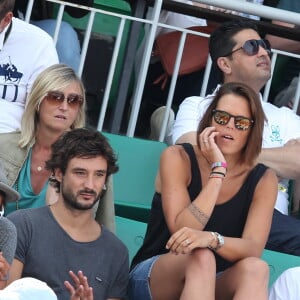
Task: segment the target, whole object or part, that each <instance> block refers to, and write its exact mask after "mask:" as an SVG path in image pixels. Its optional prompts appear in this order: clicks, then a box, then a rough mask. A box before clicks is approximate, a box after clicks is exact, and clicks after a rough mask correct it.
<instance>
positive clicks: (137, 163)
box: [103, 133, 167, 222]
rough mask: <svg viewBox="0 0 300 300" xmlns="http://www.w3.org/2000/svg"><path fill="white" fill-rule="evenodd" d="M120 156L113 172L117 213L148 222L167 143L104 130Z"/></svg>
mask: <svg viewBox="0 0 300 300" xmlns="http://www.w3.org/2000/svg"><path fill="white" fill-rule="evenodd" d="M103 134H104V135H105V136H106V137H107V138H108V141H109V143H110V145H111V146H112V148H113V149H114V151H115V152H116V154H117V156H118V164H119V168H120V169H119V171H118V172H117V173H116V174H114V176H113V182H114V199H115V208H116V215H118V216H123V217H127V218H130V219H135V220H138V221H143V222H147V220H148V215H149V211H150V208H151V202H152V197H153V194H154V191H155V188H154V183H155V177H156V174H157V171H158V167H159V160H160V155H161V153H162V151H163V150H164V149H165V148H166V147H167V145H166V144H165V143H162V142H158V141H151V140H144V139H139V138H133V137H127V136H121V135H116V134H111V133H103Z"/></svg>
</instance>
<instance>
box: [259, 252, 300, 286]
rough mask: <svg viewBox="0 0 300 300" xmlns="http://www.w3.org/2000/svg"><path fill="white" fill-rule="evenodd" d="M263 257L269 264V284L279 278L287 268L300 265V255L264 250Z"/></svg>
mask: <svg viewBox="0 0 300 300" xmlns="http://www.w3.org/2000/svg"><path fill="white" fill-rule="evenodd" d="M262 259H263V260H265V261H266V262H267V263H268V264H269V268H270V279H269V286H271V285H272V284H273V282H274V281H275V280H276V279H277V277H278V276H279V275H280V274H281V273H282V272H283V271H285V270H286V269H288V268H292V267H298V266H300V257H299V256H294V255H289V254H285V253H280V252H275V251H270V250H264V252H263V254H262Z"/></svg>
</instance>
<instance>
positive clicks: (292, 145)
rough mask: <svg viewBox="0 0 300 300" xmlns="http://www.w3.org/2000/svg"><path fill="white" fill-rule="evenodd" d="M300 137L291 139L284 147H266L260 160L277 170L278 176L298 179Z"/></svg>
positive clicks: (299, 173) (299, 172)
mask: <svg viewBox="0 0 300 300" xmlns="http://www.w3.org/2000/svg"><path fill="white" fill-rule="evenodd" d="M299 153H300V138H298V139H293V140H290V141H289V142H288V143H286V144H285V145H284V146H283V147H276V148H264V149H262V151H261V154H260V155H259V157H258V162H260V163H263V164H265V165H267V166H268V167H270V168H272V169H273V170H275V172H276V174H277V176H278V177H282V178H289V179H296V178H298V177H300V159H299Z"/></svg>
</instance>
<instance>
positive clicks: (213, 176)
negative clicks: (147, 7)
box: [209, 175, 224, 180]
mask: <svg viewBox="0 0 300 300" xmlns="http://www.w3.org/2000/svg"><path fill="white" fill-rule="evenodd" d="M209 178H220V179H222V180H223V179H224V176H220V175H210V176H209Z"/></svg>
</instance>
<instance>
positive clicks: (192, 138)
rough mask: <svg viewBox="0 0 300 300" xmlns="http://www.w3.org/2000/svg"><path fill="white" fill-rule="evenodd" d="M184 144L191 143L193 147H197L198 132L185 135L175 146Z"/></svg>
mask: <svg viewBox="0 0 300 300" xmlns="http://www.w3.org/2000/svg"><path fill="white" fill-rule="evenodd" d="M182 143H190V144H192V145H197V132H196V131H190V132H187V133H185V134H183V135H182V136H181V137H179V138H178V139H177V141H176V142H175V144H182Z"/></svg>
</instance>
